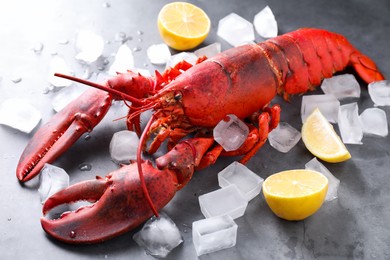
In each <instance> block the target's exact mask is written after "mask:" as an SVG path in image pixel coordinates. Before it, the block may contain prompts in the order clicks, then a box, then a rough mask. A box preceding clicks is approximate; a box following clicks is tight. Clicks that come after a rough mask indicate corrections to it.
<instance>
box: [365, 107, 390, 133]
mask: <svg viewBox="0 0 390 260" xmlns="http://www.w3.org/2000/svg"><path fill="white" fill-rule="evenodd" d="M359 119H360V123H361V126H362V128H363V133H364V134H368V135H378V136H387V134H388V126H387V117H386V112H385V111H383V110H382V109H379V108H367V109H366V110H364V111H363V113H361V115H360V116H359Z"/></svg>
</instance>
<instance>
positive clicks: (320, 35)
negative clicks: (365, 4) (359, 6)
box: [259, 29, 384, 98]
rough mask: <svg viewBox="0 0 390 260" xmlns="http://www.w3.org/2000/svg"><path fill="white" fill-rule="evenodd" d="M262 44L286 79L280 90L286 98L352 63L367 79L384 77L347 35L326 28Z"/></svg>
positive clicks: (298, 33)
mask: <svg viewBox="0 0 390 260" xmlns="http://www.w3.org/2000/svg"><path fill="white" fill-rule="evenodd" d="M259 46H260V47H261V49H262V50H263V52H264V53H265V55H266V56H267V58H268V59H269V61H270V63H271V64H274V66H272V67H273V69H274V73H275V75H276V77H278V78H279V82H282V84H281V85H279V88H278V93H279V94H284V95H285V97H286V98H287V97H288V95H289V94H298V93H305V92H306V91H308V90H311V89H313V88H314V87H315V86H318V85H319V84H320V83H321V81H322V80H323V79H324V78H329V77H332V75H333V74H334V73H335V72H338V71H342V70H344V69H345V68H346V67H347V66H352V67H353V68H354V69H355V70H356V72H357V73H358V75H359V76H360V77H361V78H362V79H363V80H364V81H365V82H367V83H370V82H372V81H376V80H383V79H384V77H383V75H382V74H381V73H380V72H379V70H378V68H377V67H376V65H375V63H374V62H373V61H372V60H371V59H370V58H369V57H367V56H365V55H363V54H361V53H360V52H359V51H358V50H357V49H356V48H355V47H353V45H352V44H351V43H349V42H348V40H347V39H346V38H345V37H344V36H342V35H340V34H336V33H332V32H328V31H325V30H320V29H300V30H297V31H294V32H291V33H287V34H284V35H281V36H279V37H275V38H273V39H270V40H268V41H266V42H263V43H260V44H259ZM281 56H283V57H281Z"/></svg>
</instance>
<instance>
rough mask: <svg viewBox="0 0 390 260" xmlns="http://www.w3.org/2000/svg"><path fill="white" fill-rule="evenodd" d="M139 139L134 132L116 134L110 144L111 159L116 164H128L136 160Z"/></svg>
mask: <svg viewBox="0 0 390 260" xmlns="http://www.w3.org/2000/svg"><path fill="white" fill-rule="evenodd" d="M138 143H139V138H138V135H137V134H136V133H135V132H132V131H128V130H123V131H119V132H116V133H115V134H114V135H113V136H112V139H111V142H110V154H111V159H112V160H113V161H114V162H116V163H129V162H130V160H136V159H137V148H138Z"/></svg>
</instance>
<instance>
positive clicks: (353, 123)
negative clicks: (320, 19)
mask: <svg viewBox="0 0 390 260" xmlns="http://www.w3.org/2000/svg"><path fill="white" fill-rule="evenodd" d="M338 118H339V119H338V123H339V129H340V134H341V138H342V140H343V142H344V143H346V144H362V138H363V130H362V127H361V125H360V121H359V116H358V105H357V103H356V102H354V103H351V104H345V105H342V106H340V110H339V116H338Z"/></svg>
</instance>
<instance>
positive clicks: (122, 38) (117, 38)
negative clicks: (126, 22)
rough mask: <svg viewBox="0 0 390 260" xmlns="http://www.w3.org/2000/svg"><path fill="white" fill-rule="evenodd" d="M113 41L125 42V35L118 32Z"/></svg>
mask: <svg viewBox="0 0 390 260" xmlns="http://www.w3.org/2000/svg"><path fill="white" fill-rule="evenodd" d="M115 41H116V42H122V43H124V42H126V33H124V32H118V33H117V34H116V35H115Z"/></svg>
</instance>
